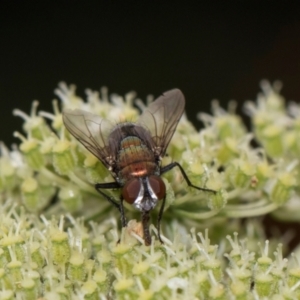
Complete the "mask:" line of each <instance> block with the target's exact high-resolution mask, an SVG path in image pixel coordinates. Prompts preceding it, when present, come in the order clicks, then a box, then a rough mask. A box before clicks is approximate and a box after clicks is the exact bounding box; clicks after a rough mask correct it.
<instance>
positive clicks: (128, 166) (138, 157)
mask: <svg viewBox="0 0 300 300" xmlns="http://www.w3.org/2000/svg"><path fill="white" fill-rule="evenodd" d="M118 159H119V161H118V162H119V167H120V174H119V176H120V177H121V178H122V179H123V180H125V181H126V180H127V179H129V178H131V177H142V176H146V175H149V174H153V173H154V172H155V171H156V169H157V164H156V162H155V157H154V154H153V152H152V151H151V150H150V149H149V148H148V147H147V146H145V144H143V142H142V140H141V139H139V138H138V137H135V136H129V137H127V138H125V139H123V140H122V141H121V143H120V151H119V156H118Z"/></svg>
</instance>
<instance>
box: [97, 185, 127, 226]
mask: <svg viewBox="0 0 300 300" xmlns="http://www.w3.org/2000/svg"><path fill="white" fill-rule="evenodd" d="M119 188H120V185H119V184H118V183H117V182H108V183H97V184H95V189H96V190H97V192H98V193H99V194H101V195H102V196H103V197H104V198H105V199H106V200H107V201H108V202H109V203H111V204H112V205H113V206H114V207H116V208H117V209H118V210H119V212H120V214H121V223H122V227H126V226H127V221H126V217H125V212H124V205H123V197H121V198H120V203H118V202H117V201H116V200H115V199H114V198H113V197H111V196H109V195H107V194H105V193H103V192H102V191H101V189H119Z"/></svg>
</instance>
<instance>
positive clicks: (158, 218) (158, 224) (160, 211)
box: [157, 196, 166, 244]
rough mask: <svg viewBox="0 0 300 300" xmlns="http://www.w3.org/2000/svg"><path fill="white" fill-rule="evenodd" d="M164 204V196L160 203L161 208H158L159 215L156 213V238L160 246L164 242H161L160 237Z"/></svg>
mask: <svg viewBox="0 0 300 300" xmlns="http://www.w3.org/2000/svg"><path fill="white" fill-rule="evenodd" d="M165 203H166V196H165V197H164V198H163V200H162V203H161V206H160V210H159V213H158V217H157V236H158V239H159V241H160V242H161V243H162V244H163V243H164V242H163V241H162V239H161V237H160V221H161V219H162V216H163V213H164V208H165Z"/></svg>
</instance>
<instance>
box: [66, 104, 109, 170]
mask: <svg viewBox="0 0 300 300" xmlns="http://www.w3.org/2000/svg"><path fill="white" fill-rule="evenodd" d="M62 115H63V122H64V124H65V126H66V128H67V129H68V131H69V132H70V133H71V134H72V135H73V136H74V137H75V138H76V139H77V140H78V141H79V142H80V143H81V144H82V145H83V146H84V147H85V148H86V149H87V150H89V151H90V152H91V153H93V154H94V155H95V156H96V157H97V158H98V159H99V160H101V162H102V163H103V164H104V165H105V166H106V167H109V164H108V162H107V160H106V158H107V157H108V156H111V155H112V153H110V151H109V147H108V142H107V141H108V136H109V134H110V132H111V130H112V128H113V124H111V123H110V122H108V121H107V120H104V119H102V118H100V117H99V116H96V115H94V114H91V113H89V112H86V111H83V110H80V109H75V110H72V109H65V110H64V111H63V114H62Z"/></svg>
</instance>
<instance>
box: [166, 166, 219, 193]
mask: <svg viewBox="0 0 300 300" xmlns="http://www.w3.org/2000/svg"><path fill="white" fill-rule="evenodd" d="M174 167H178V168H179V170H180V172H181V174H182V176H183V178H184V180H185V181H186V183H187V184H188V186H191V187H193V188H195V189H197V190H200V191H204V192H210V193H214V194H216V191H214V190H211V189H206V188H201V187H199V186H196V185H193V184H192V183H191V181H190V179H189V178H188V176H187V175H186V173H185V171H184V169H183V167H182V166H181V165H180V164H179V163H178V162H172V163H170V164H169V165H167V166H165V167H163V168H161V170H160V174H163V173H166V172H168V171H170V170H172V169H173V168H174Z"/></svg>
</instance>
